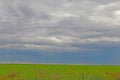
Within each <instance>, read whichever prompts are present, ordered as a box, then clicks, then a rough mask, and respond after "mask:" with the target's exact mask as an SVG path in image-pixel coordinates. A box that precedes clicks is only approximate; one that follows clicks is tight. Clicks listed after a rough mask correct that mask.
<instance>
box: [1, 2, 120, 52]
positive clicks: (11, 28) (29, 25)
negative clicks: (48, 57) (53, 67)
mask: <svg viewBox="0 0 120 80" xmlns="http://www.w3.org/2000/svg"><path fill="white" fill-rule="evenodd" d="M119 5H120V1H119V0H116V1H114V0H106V1H103V0H96V1H94V0H0V48H1V49H25V50H29V49H30V50H31V49H32V50H42V51H46V50H50V51H51V50H52V51H86V50H93V49H98V48H93V47H90V46H94V47H96V46H97V47H101V46H103V47H108V46H119V45H120V34H119V32H120V27H119V26H120V7H119Z"/></svg>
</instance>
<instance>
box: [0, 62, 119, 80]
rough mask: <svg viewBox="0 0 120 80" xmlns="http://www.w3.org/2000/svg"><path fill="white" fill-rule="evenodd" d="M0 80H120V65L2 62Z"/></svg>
mask: <svg viewBox="0 0 120 80" xmlns="http://www.w3.org/2000/svg"><path fill="white" fill-rule="evenodd" d="M0 80H120V66H110V65H107V66H105V65H104V66H103V65H59V64H0Z"/></svg>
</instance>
